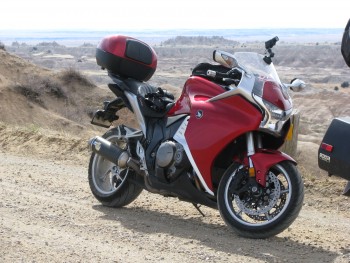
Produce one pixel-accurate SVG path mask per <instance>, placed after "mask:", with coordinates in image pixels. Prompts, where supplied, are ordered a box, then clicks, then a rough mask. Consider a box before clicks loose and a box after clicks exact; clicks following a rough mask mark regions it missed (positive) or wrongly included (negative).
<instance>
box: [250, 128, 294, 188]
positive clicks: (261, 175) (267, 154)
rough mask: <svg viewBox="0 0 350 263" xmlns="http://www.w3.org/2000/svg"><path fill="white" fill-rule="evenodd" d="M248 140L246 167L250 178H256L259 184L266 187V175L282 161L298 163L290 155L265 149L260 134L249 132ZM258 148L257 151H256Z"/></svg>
mask: <svg viewBox="0 0 350 263" xmlns="http://www.w3.org/2000/svg"><path fill="white" fill-rule="evenodd" d="M246 140H247V159H246V160H247V161H246V162H245V165H247V166H248V169H249V177H250V178H252V179H253V178H254V179H255V180H256V182H257V183H258V184H260V185H261V186H263V187H265V186H266V175H267V173H268V171H269V170H270V168H271V167H272V166H274V165H276V164H277V163H280V162H282V161H291V162H293V163H294V164H296V161H295V160H294V159H293V158H292V157H290V156H289V155H287V154H285V153H282V152H280V151H277V150H272V149H263V148H262V139H261V135H260V134H259V133H257V134H255V135H254V133H253V132H248V133H247V135H246ZM255 146H257V149H255Z"/></svg>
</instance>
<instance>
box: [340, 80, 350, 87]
mask: <svg viewBox="0 0 350 263" xmlns="http://www.w3.org/2000/svg"><path fill="white" fill-rule="evenodd" d="M340 86H341V87H342V88H348V87H349V86H350V85H349V82H348V81H344V82H343V83H342V84H341V85H340Z"/></svg>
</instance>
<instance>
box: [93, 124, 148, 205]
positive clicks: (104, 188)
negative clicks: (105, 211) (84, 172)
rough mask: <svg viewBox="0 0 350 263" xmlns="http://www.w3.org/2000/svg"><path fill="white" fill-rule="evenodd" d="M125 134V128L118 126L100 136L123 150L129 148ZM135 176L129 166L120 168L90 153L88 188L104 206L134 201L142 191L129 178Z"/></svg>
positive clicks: (126, 203)
mask: <svg viewBox="0 0 350 263" xmlns="http://www.w3.org/2000/svg"><path fill="white" fill-rule="evenodd" d="M125 134H126V132H125V129H123V127H122V126H120V127H116V128H113V129H111V130H109V131H107V132H106V133H105V134H104V135H103V136H102V137H103V138H105V139H107V140H108V141H111V142H113V143H115V144H116V145H117V146H119V147H120V148H122V149H124V150H129V149H128V148H129V143H128V140H127V139H126V138H125ZM136 176H137V175H136V174H135V172H134V171H132V170H131V169H129V168H126V169H121V168H120V167H118V165H117V164H114V163H112V162H110V161H108V160H106V159H104V158H103V157H102V156H100V155H98V154H96V153H92V154H91V158H90V163H89V175H88V179H89V185H90V189H91V192H92V194H93V195H94V196H95V198H96V199H97V200H99V201H100V202H101V203H102V204H103V205H104V206H110V207H122V206H126V205H128V204H130V203H131V202H132V201H134V200H135V199H136V198H137V197H138V196H139V195H140V193H141V192H142V187H140V186H139V185H136V184H135V183H132V182H131V180H130V179H133V178H135V177H136Z"/></svg>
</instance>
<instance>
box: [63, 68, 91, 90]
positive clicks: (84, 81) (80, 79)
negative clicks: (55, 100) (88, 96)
mask: <svg viewBox="0 0 350 263" xmlns="http://www.w3.org/2000/svg"><path fill="white" fill-rule="evenodd" d="M61 79H62V80H63V82H64V83H65V84H71V83H74V82H75V83H79V84H81V85H83V86H87V87H94V86H95V85H94V84H93V83H92V82H91V81H90V80H89V79H88V78H87V77H85V76H84V75H82V74H81V73H80V72H79V71H77V70H75V69H72V68H69V69H66V70H64V71H63V72H62V74H61Z"/></svg>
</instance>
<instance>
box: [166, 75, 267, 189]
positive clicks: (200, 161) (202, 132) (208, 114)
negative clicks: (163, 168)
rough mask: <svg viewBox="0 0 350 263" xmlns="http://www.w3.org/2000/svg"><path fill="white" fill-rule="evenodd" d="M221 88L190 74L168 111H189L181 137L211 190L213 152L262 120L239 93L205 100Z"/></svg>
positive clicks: (181, 112)
mask: <svg viewBox="0 0 350 263" xmlns="http://www.w3.org/2000/svg"><path fill="white" fill-rule="evenodd" d="M223 92H225V90H224V89H223V88H222V87H220V86H219V85H216V84H214V83H212V82H210V81H208V80H206V79H204V78H201V77H191V78H189V80H188V81H187V82H186V84H185V87H184V90H183V93H182V95H181V97H180V99H179V101H178V102H177V103H176V105H175V106H174V108H173V109H172V111H171V112H170V114H172V115H175V114H185V113H190V119H189V122H188V126H187V129H186V132H185V138H186V141H187V144H188V146H189V149H190V151H191V154H192V157H193V159H194V161H195V163H196V164H197V167H198V169H199V171H200V172H201V174H202V176H203V179H204V180H205V182H206V184H207V185H208V187H209V188H210V189H211V190H213V185H212V176H211V168H212V165H213V162H214V160H215V158H216V157H217V155H218V154H219V153H220V152H221V151H222V150H223V149H224V148H225V147H226V146H227V144H228V143H230V142H231V141H233V140H234V139H235V138H237V137H238V136H240V135H241V134H244V133H246V132H247V131H253V130H257V129H258V128H259V125H260V122H261V120H262V115H261V113H260V111H258V110H257V109H256V108H255V107H254V106H253V105H252V104H250V103H249V102H248V101H246V100H245V99H243V98H242V97H241V96H239V95H236V96H231V97H228V98H225V99H221V100H217V101H213V102H209V101H208V100H209V99H210V98H212V97H215V96H217V95H219V94H221V93H223ZM199 112H201V113H202V114H198V113H199ZM196 115H197V116H196ZM201 115H202V116H201ZM199 116H201V117H199Z"/></svg>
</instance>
